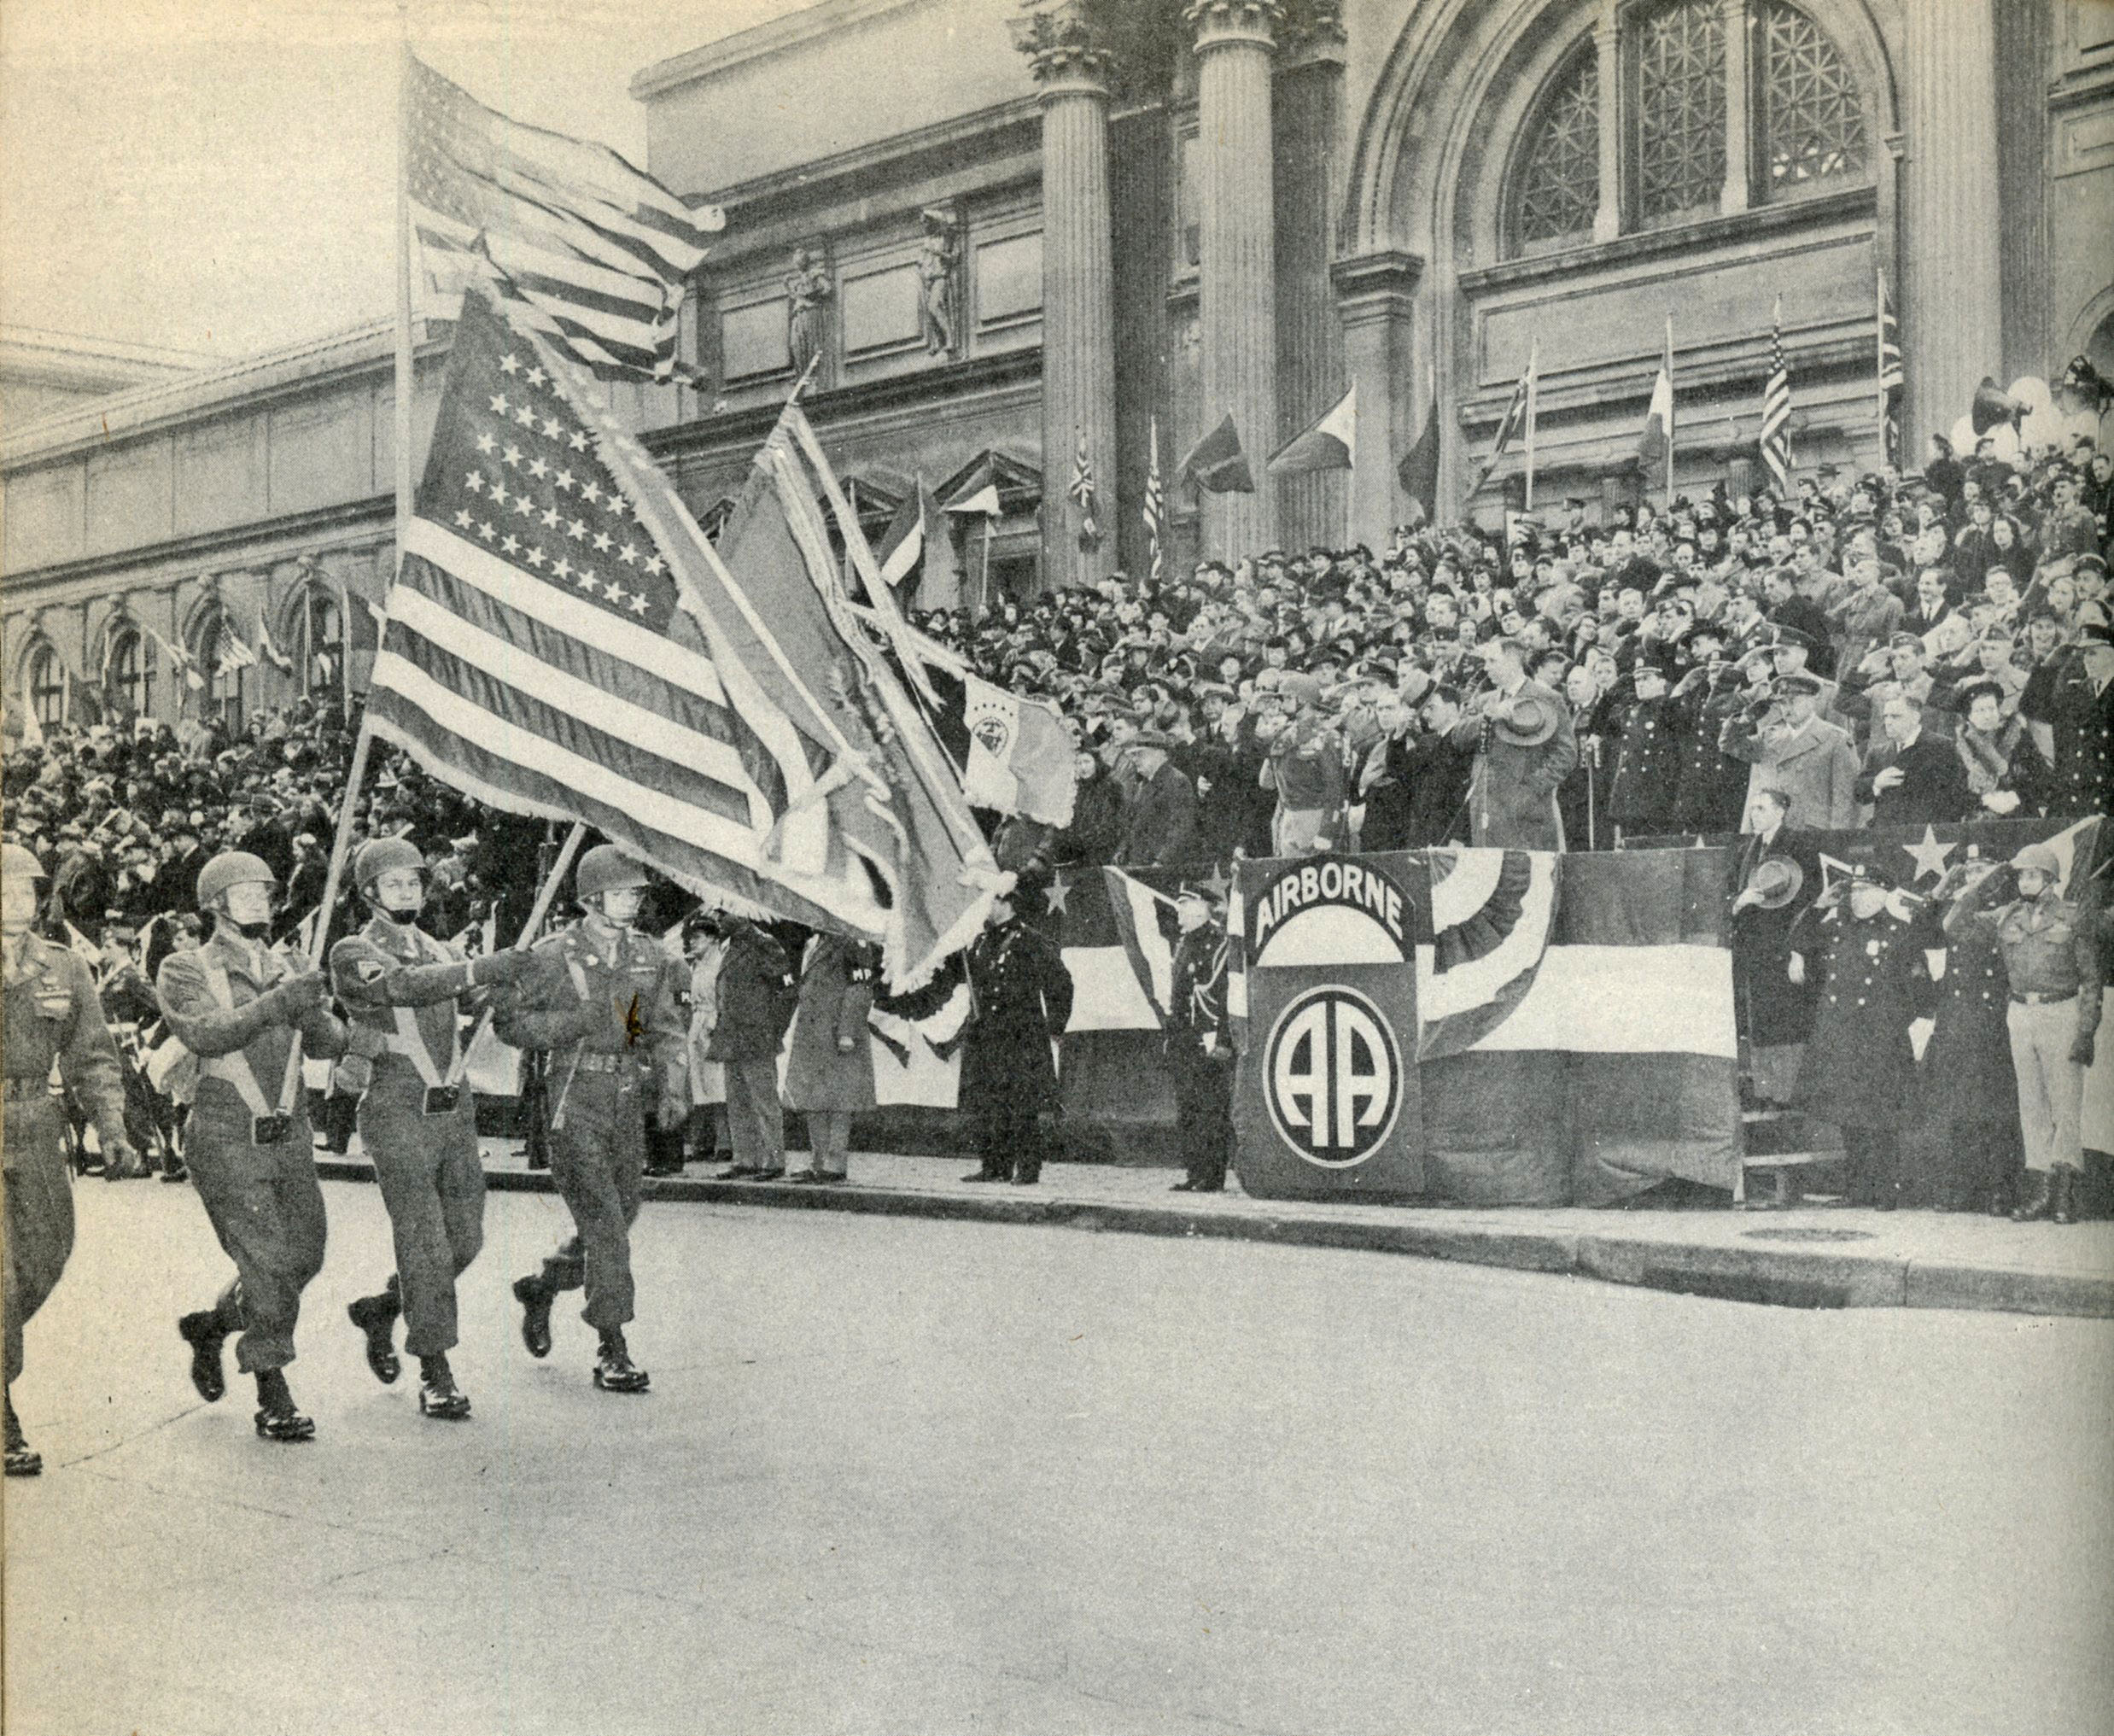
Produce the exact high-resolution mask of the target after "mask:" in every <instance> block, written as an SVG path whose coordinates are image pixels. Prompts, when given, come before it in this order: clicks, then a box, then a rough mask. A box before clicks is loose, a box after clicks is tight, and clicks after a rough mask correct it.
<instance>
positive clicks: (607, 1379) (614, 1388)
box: [594, 1328, 646, 1393]
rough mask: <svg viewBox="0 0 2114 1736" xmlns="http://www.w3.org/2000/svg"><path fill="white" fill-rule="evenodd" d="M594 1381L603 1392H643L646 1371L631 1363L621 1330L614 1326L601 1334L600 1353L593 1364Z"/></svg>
mask: <svg viewBox="0 0 2114 1736" xmlns="http://www.w3.org/2000/svg"><path fill="white" fill-rule="evenodd" d="M594 1383H595V1385H596V1386H598V1387H599V1388H601V1389H602V1390H603V1391H604V1392H605V1393H643V1392H644V1391H645V1389H646V1371H645V1370H644V1369H642V1368H634V1366H633V1365H632V1360H631V1353H630V1351H629V1350H628V1349H627V1348H626V1347H625V1345H624V1335H623V1332H622V1330H619V1329H616V1328H612V1329H611V1330H609V1331H607V1332H604V1334H603V1335H602V1353H601V1355H600V1356H599V1358H598V1359H596V1362H595V1365H594Z"/></svg>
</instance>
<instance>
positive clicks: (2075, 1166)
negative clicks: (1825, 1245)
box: [1945, 844, 2102, 1224]
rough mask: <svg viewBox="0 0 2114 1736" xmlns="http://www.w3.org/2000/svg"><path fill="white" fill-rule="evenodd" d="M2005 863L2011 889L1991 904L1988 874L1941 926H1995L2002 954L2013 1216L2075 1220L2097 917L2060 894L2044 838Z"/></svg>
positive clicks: (2093, 1024)
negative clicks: (2018, 1154)
mask: <svg viewBox="0 0 2114 1736" xmlns="http://www.w3.org/2000/svg"><path fill="white" fill-rule="evenodd" d="M2011 865H2012V873H2013V874H2015V875H2016V876H2017V877H2018V897H2016V898H2014V899H2012V900H2011V901H2010V902H2009V903H2005V904H2002V905H2000V906H1998V908H1996V909H1990V906H1992V905H1993V904H1995V903H1996V900H1997V897H1998V896H1999V890H1998V889H1999V888H2000V886H2002V884H2003V877H2002V876H2001V875H1999V874H1989V875H1988V876H1987V877H1986V878H1984V879H1983V880H1982V881H1981V882H1980V884H1979V885H1977V886H1971V887H1970V888H1968V890H1967V891H1965V892H1964V893H1962V894H1961V895H1960V897H1959V902H1958V903H1956V904H1954V905H1953V910H1952V914H1951V915H1948V917H1947V918H1946V923H1945V926H1946V930H1947V932H1948V934H1951V933H1959V932H1971V931H1973V930H1981V931H1983V932H1984V933H1988V932H1994V936H1995V939H1996V944H1997V945H1998V947H1999V948H2000V950H2002V952H2003V955H2004V971H2005V975H2006V977H2007V978H2008V979H2009V981H2010V988H2011V1005H2010V1007H2009V1008H2008V1009H2007V1013H2006V1023H2007V1024H2008V1025H2009V1026H2010V1029H2011V1038H2012V1070H2013V1072H2014V1073H2016V1074H2017V1076H2018V1131H2019V1134H2020V1137H2021V1138H2022V1140H2023V1143H2024V1145H2025V1152H2026V1189H2025V1196H2024V1198H2023V1199H2022V1200H2020V1201H2019V1202H2018V1205H2017V1206H2016V1207H2013V1208H2012V1219H2013V1221H2015V1222H2017V1223H2020V1224H2030V1223H2036V1222H2038V1221H2039V1220H2040V1219H2043V1218H2053V1219H2054V1220H2055V1222H2057V1223H2058V1224H2074V1223H2076V1221H2077V1199H2076V1186H2077V1176H2078V1172H2080V1171H2081V1170H2082V1168H2083V1166H2084V1149H2083V1145H2084V1142H2083V1127H2082V1109H2083V1098H2084V1085H2085V1069H2086V1068H2087V1067H2090V1066H2091V1065H2092V1062H2093V1057H2094V1048H2095V1039H2096V1037H2097V1033H2098V1032H2099V1011H2100V1007H2099V1002H2100V991H2101V986H2102V984H2101V971H2100V963H2099V937H2098V935H2097V933H2096V932H2094V931H2095V929H2096V928H2097V926H2098V924H2097V922H2096V921H2095V920H2094V916H2093V915H2092V913H2090V912H2089V911H2088V910H2087V909H2084V908H2083V907H2082V906H2081V905H2078V904H2074V903H2070V902H2069V901H2068V900H2066V899H2064V898H2063V897H2059V895H2058V893H2057V891H2056V886H2057V882H2058V881H2059V880H2060V878H2061V876H2062V872H2063V865H2062V862H2061V859H2060V858H2059V857H2058V856H2057V855H2056V853H2055V852H2054V851H2053V850H2051V849H2049V848H2048V847H2047V845H2045V844H2029V845H2027V846H2026V847H2025V849H2023V850H2020V851H2019V852H2018V855H2017V856H2013V857H2012V864H2011Z"/></svg>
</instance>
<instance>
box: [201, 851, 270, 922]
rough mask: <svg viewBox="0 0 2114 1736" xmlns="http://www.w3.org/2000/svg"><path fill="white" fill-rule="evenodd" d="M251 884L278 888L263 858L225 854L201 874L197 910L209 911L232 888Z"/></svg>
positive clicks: (206, 866) (240, 854) (244, 852)
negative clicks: (214, 902)
mask: <svg viewBox="0 0 2114 1736" xmlns="http://www.w3.org/2000/svg"><path fill="white" fill-rule="evenodd" d="M252 881H255V882H258V883H260V884H262V885H264V886H277V885H278V883H279V877H278V876H277V874H273V873H272V870H271V868H269V867H267V866H266V863H265V862H264V860H263V859H262V858H261V857H260V856H252V855H251V854H250V853H249V852H248V850H222V851H221V852H220V853H219V855H218V856H215V857H213V860H212V861H211V862H207V864H206V865H205V867H203V868H201V869H199V870H198V908H199V909H201V910H210V909H212V908H213V901H214V900H215V899H217V898H219V896H220V894H221V893H223V892H225V891H227V889H228V888H229V887H230V886H243V885H246V884H248V883H249V882H252Z"/></svg>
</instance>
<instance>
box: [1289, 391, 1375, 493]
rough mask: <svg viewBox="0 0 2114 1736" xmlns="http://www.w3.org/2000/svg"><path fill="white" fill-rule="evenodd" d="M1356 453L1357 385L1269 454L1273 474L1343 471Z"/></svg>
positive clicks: (1349, 466)
mask: <svg viewBox="0 0 2114 1736" xmlns="http://www.w3.org/2000/svg"><path fill="white" fill-rule="evenodd" d="M1357 453H1358V385H1357V383H1356V382H1353V383H1352V386H1351V388H1350V389H1349V390H1348V391H1346V393H1345V394H1344V395H1342V396H1341V397H1340V398H1339V399H1337V400H1336V401H1335V402H1334V404H1331V405H1330V406H1329V408H1328V409H1326V410H1324V411H1323V412H1322V413H1321V414H1320V415H1319V416H1317V417H1316V418H1314V420H1313V421H1311V422H1310V423H1308V424H1307V425H1306V426H1305V428H1303V429H1301V430H1299V432H1298V433H1297V434H1295V435H1293V436H1292V438H1291V439H1289V440H1288V441H1286V442H1285V443H1284V444H1283V445H1282V446H1281V447H1278V448H1277V450H1276V452H1274V453H1271V454H1270V464H1269V466H1268V468H1269V470H1270V474H1271V475H1273V476H1296V475H1299V474H1300V473H1302V472H1304V471H1347V470H1349V469H1350V468H1351V466H1352V460H1353V459H1354V458H1355V457H1356V455H1357Z"/></svg>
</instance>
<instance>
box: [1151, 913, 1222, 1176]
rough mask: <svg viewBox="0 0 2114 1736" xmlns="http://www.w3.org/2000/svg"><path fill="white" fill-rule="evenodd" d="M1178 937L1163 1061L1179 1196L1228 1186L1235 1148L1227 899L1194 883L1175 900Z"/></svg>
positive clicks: (1169, 996) (1169, 997)
mask: <svg viewBox="0 0 2114 1736" xmlns="http://www.w3.org/2000/svg"><path fill="white" fill-rule="evenodd" d="M1175 908H1176V911H1177V921H1180V923H1181V925H1182V938H1181V940H1180V942H1179V943H1178V944H1177V945H1176V947H1175V960H1174V981H1173V984H1172V985H1171V991H1170V992H1169V995H1168V997H1167V998H1168V1006H1167V1033H1166V1049H1167V1066H1168V1069H1169V1071H1170V1073H1171V1076H1172V1079H1173V1084H1174V1092H1175V1119H1176V1122H1177V1125H1178V1127H1179V1130H1180V1132H1181V1137H1182V1162H1183V1169H1184V1170H1186V1171H1187V1172H1188V1174H1187V1177H1186V1178H1185V1179H1183V1180H1182V1181H1178V1182H1177V1183H1176V1184H1174V1191H1175V1192H1176V1193H1177V1194H1216V1193H1218V1192H1219V1191H1221V1190H1222V1189H1223V1188H1224V1187H1225V1185H1226V1159H1227V1156H1228V1154H1229V1152H1230V1150H1231V1149H1232V1146H1233V1043H1232V1040H1231V1034H1230V1032H1229V1030H1228V1028H1227V1023H1226V954H1227V941H1226V926H1225V908H1226V907H1225V898H1224V896H1223V894H1222V893H1219V892H1218V891H1214V890H1213V889H1212V887H1210V886H1206V885H1202V884H1195V885H1191V886H1184V887H1183V889H1182V895H1181V897H1179V898H1177V900H1176V904H1175Z"/></svg>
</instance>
